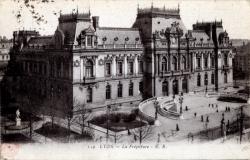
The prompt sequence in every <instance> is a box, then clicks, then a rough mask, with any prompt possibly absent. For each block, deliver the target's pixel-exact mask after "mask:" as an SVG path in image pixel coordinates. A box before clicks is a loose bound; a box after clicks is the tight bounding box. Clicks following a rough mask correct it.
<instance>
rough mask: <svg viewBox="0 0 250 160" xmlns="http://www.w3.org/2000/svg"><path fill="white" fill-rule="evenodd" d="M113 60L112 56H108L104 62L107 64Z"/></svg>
mask: <svg viewBox="0 0 250 160" xmlns="http://www.w3.org/2000/svg"><path fill="white" fill-rule="evenodd" d="M112 60H113V56H112V55H111V56H110V55H107V57H104V61H105V62H107V61H109V62H111V61H112Z"/></svg>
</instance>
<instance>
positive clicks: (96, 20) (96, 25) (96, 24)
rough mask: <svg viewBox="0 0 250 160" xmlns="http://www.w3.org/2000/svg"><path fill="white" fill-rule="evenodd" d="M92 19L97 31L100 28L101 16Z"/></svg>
mask: <svg viewBox="0 0 250 160" xmlns="http://www.w3.org/2000/svg"><path fill="white" fill-rule="evenodd" d="M92 19H93V26H94V28H95V30H96V28H99V16H93V17H92Z"/></svg>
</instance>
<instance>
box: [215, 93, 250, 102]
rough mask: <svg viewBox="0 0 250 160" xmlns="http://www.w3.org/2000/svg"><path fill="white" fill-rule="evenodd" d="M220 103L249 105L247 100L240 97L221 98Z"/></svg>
mask: <svg viewBox="0 0 250 160" xmlns="http://www.w3.org/2000/svg"><path fill="white" fill-rule="evenodd" d="M217 100H218V101H223V102H234V103H247V100H246V99H243V98H240V97H234V96H233V95H232V96H220V97H219V98H218V99H217Z"/></svg>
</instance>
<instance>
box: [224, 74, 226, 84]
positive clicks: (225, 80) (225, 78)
mask: <svg viewBox="0 0 250 160" xmlns="http://www.w3.org/2000/svg"><path fill="white" fill-rule="evenodd" d="M224 83H227V72H225V73H224Z"/></svg>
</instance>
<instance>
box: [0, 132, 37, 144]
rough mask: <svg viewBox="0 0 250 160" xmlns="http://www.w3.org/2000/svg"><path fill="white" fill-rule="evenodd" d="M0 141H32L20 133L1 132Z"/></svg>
mask: <svg viewBox="0 0 250 160" xmlns="http://www.w3.org/2000/svg"><path fill="white" fill-rule="evenodd" d="M1 143H34V141H33V140H31V139H30V138H27V137H25V136H24V135H22V134H20V133H15V134H1Z"/></svg>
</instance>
